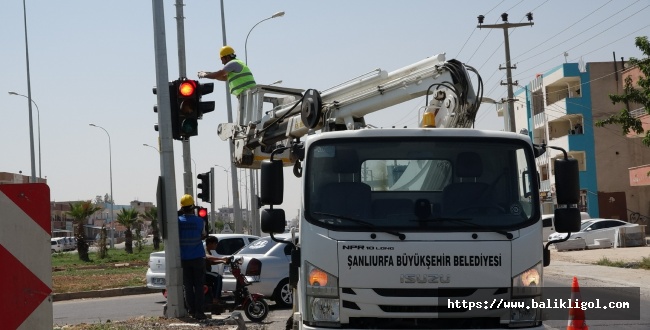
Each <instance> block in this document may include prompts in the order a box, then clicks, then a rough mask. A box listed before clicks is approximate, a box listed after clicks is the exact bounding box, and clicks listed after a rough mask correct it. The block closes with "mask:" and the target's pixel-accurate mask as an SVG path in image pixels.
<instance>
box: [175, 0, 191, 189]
mask: <svg viewBox="0 0 650 330" xmlns="http://www.w3.org/2000/svg"><path fill="white" fill-rule="evenodd" d="M183 6H184V5H183V0H176V40H177V42H178V75H179V77H180V78H187V70H186V69H185V66H186V61H185V25H184V20H185V17H184V16H183ZM183 170H184V172H183V192H184V193H185V194H188V195H193V194H192V192H193V189H192V185H193V183H194V177H193V174H192V152H191V149H190V138H189V137H188V138H184V139H183ZM194 197H195V198H196V196H194Z"/></svg>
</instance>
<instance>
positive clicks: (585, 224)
mask: <svg viewBox="0 0 650 330" xmlns="http://www.w3.org/2000/svg"><path fill="white" fill-rule="evenodd" d="M634 226H638V225H637V224H634V223H629V222H625V221H622V220H617V219H601V218H598V219H589V220H583V221H582V223H581V225H580V231H578V232H575V233H571V236H570V237H569V239H578V238H582V239H584V240H585V244H587V245H592V244H594V240H596V239H601V238H609V239H610V241H611V242H612V244H613V243H614V240H615V235H616V228H618V227H634ZM566 235H567V234H566V233H553V234H551V235H549V236H548V240H549V241H552V240H556V239H562V238H564V237H566Z"/></svg>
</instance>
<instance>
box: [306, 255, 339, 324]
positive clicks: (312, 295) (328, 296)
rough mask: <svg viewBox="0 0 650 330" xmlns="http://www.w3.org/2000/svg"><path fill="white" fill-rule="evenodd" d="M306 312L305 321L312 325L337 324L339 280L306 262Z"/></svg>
mask: <svg viewBox="0 0 650 330" xmlns="http://www.w3.org/2000/svg"><path fill="white" fill-rule="evenodd" d="M306 266H307V267H305V272H306V273H307V274H306V275H307V276H306V278H307V281H306V282H307V283H305V293H306V295H307V313H306V315H305V316H304V318H305V321H306V322H309V323H312V324H314V325H326V326H338V325H339V322H340V318H339V311H340V306H339V285H338V283H339V281H338V278H337V277H336V276H334V275H332V274H329V273H327V272H325V271H324V270H322V269H320V268H318V267H316V266H314V265H312V264H310V263H308V262H307V263H306Z"/></svg>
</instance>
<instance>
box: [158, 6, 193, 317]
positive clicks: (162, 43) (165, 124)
mask: <svg viewBox="0 0 650 330" xmlns="http://www.w3.org/2000/svg"><path fill="white" fill-rule="evenodd" d="M152 7H153V8H152V10H153V31H154V51H155V63H156V96H157V100H158V102H157V103H158V129H159V134H160V137H159V138H160V173H161V176H162V183H163V190H164V195H163V197H162V202H163V203H162V205H158V207H159V208H160V209H161V210H162V211H161V216H162V218H161V219H160V220H161V221H164V227H163V228H165V232H164V236H163V237H164V239H165V241H164V243H165V255H166V257H165V259H166V262H165V273H166V274H167V275H166V286H167V311H166V315H165V316H166V317H172V318H178V317H184V316H186V315H187V312H186V310H185V305H184V303H183V288H182V276H181V274H182V273H181V258H180V243H179V238H178V224H177V223H178V213H177V208H176V206H177V205H178V204H177V200H176V176H175V172H174V171H175V170H174V144H173V141H174V140H173V136H172V123H171V104H170V99H169V98H170V96H169V92H170V91H169V74H168V71H167V43H166V40H165V14H164V10H163V8H164V6H163V0H152Z"/></svg>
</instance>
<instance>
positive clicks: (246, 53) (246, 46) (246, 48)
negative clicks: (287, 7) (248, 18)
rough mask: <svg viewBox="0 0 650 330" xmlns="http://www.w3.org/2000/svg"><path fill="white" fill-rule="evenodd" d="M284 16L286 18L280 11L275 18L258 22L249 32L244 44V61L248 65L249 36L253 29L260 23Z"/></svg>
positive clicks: (274, 15)
mask: <svg viewBox="0 0 650 330" xmlns="http://www.w3.org/2000/svg"><path fill="white" fill-rule="evenodd" d="M282 16H284V12H283V11H279V12H277V13H275V14H273V16H271V17H268V18H265V19H263V20H261V21H259V22H257V23H256V24H255V25H253V27H252V28H251V29H250V30H249V31H248V34H247V35H246V42H244V61H245V62H246V64H248V36H249V35H251V32H253V29H254V28H255V27H256V26H258V25H259V24H260V23H262V22H264V21H268V20H270V19H271V18H276V17H282Z"/></svg>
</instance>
